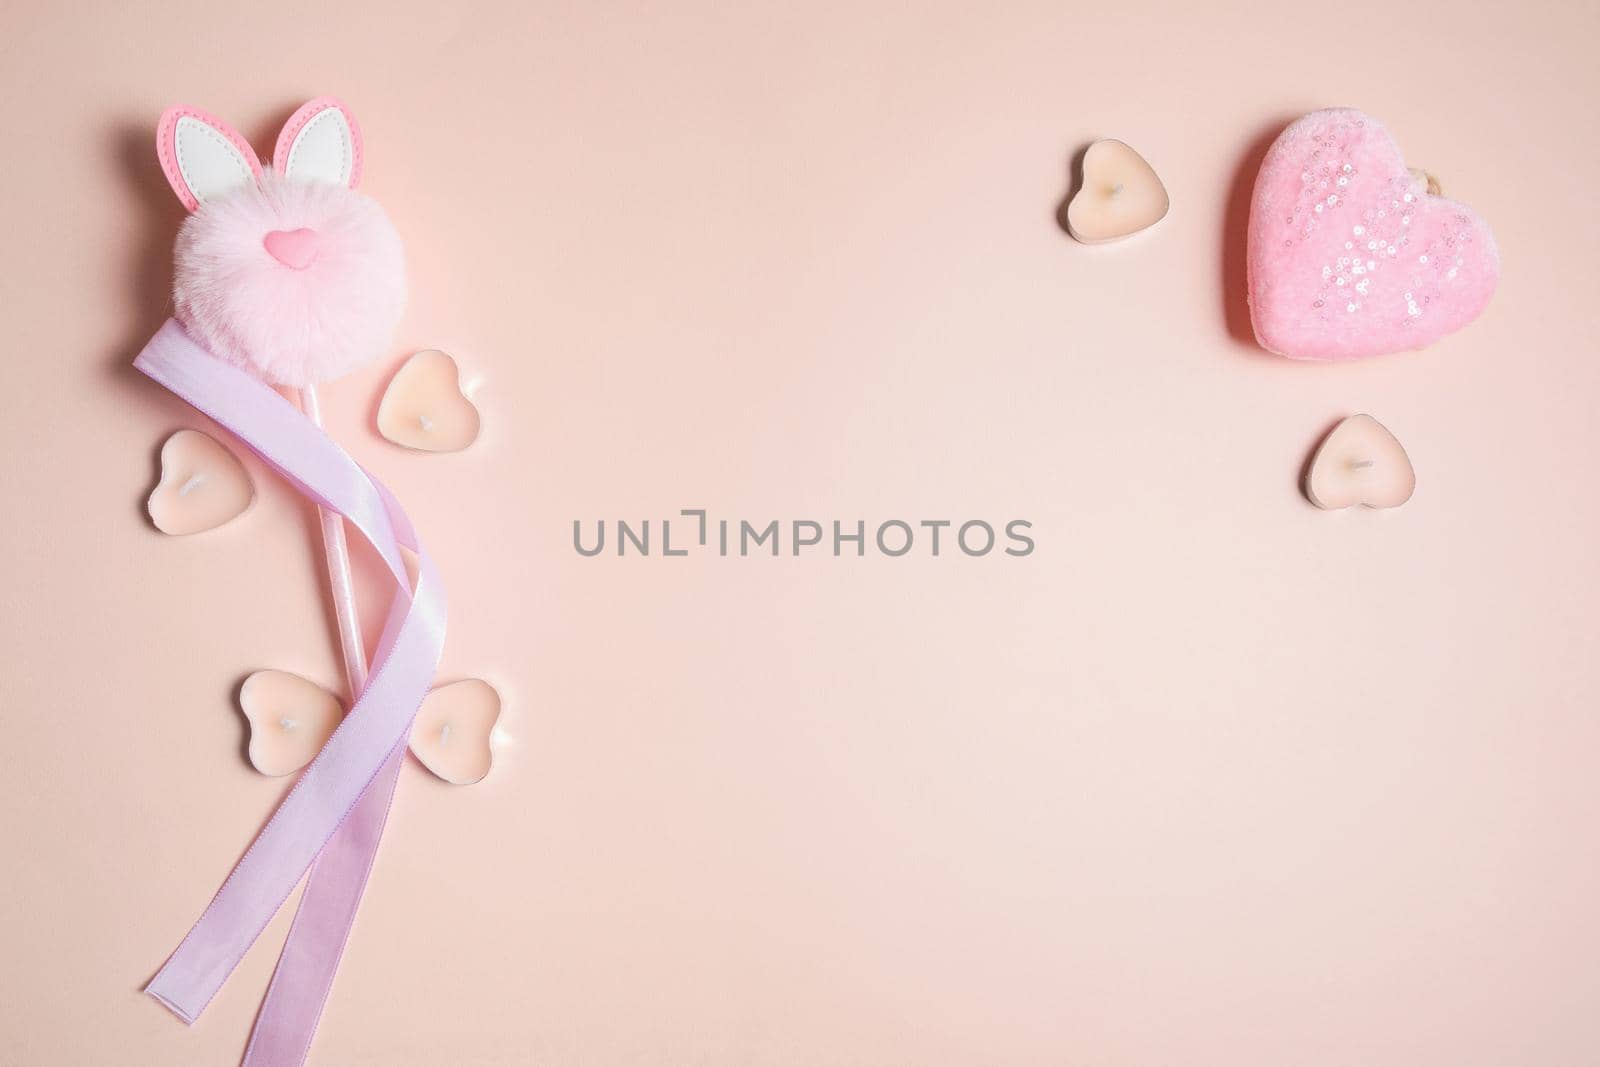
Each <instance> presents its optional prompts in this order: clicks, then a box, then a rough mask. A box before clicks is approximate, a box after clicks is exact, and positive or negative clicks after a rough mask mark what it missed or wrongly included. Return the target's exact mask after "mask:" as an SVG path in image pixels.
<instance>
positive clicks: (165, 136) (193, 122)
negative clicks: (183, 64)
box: [156, 107, 261, 211]
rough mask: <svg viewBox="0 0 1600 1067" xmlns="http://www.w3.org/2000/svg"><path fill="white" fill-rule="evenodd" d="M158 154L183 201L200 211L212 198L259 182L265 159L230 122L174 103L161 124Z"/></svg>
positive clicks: (157, 137)
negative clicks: (258, 154) (176, 105)
mask: <svg viewBox="0 0 1600 1067" xmlns="http://www.w3.org/2000/svg"><path fill="white" fill-rule="evenodd" d="M156 156H157V157H158V158H159V159H160V160H161V169H162V170H163V171H165V172H166V175H167V181H168V183H169V184H171V186H172V191H173V192H175V193H177V194H178V199H179V200H182V201H183V206H184V207H186V208H188V209H189V210H190V211H195V210H198V209H199V207H200V205H201V204H203V203H205V202H206V201H207V200H210V199H212V198H213V197H217V196H220V195H222V194H223V193H228V192H232V191H233V190H235V189H238V188H239V187H241V186H245V185H251V184H254V182H255V181H256V179H257V178H259V177H260V176H261V162H260V160H258V159H256V153H255V150H254V149H252V148H251V147H250V145H249V142H247V141H246V140H245V139H244V138H243V137H240V136H239V134H238V132H237V131H235V130H234V128H233V127H232V126H229V125H228V124H227V123H226V122H223V121H222V120H221V119H219V118H213V117H212V116H210V115H208V114H206V113H205V112H204V111H201V110H200V109H199V108H193V107H169V108H167V110H166V111H164V112H162V114H161V122H160V124H159V125H158V126H157V127H156Z"/></svg>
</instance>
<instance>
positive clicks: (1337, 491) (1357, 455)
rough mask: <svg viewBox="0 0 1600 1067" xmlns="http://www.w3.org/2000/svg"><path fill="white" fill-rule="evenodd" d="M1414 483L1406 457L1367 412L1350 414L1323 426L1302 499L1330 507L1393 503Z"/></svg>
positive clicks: (1404, 497) (1409, 491)
mask: <svg viewBox="0 0 1600 1067" xmlns="http://www.w3.org/2000/svg"><path fill="white" fill-rule="evenodd" d="M1416 487H1417V475H1416V471H1414V470H1413V469H1412V467H1411V458H1410V457H1409V456H1407V455H1406V450H1405V449H1404V448H1402V447H1401V446H1400V442H1399V441H1398V440H1397V439H1396V438H1395V436H1394V434H1392V433H1390V432H1389V430H1388V428H1387V427H1385V426H1384V425H1383V423H1381V422H1379V421H1378V420H1377V419H1375V418H1373V417H1372V416H1371V415H1351V416H1350V417H1349V418H1347V419H1344V420H1343V421H1341V422H1340V423H1339V424H1338V425H1337V426H1335V427H1334V428H1333V429H1332V430H1330V431H1328V435H1327V436H1326V437H1324V438H1323V439H1322V443H1321V444H1319V445H1318V446H1317V450H1316V452H1315V453H1314V454H1313V455H1312V457H1311V464H1310V466H1309V467H1307V469H1306V479H1305V492H1306V498H1307V499H1309V500H1310V501H1311V502H1312V503H1313V504H1315V505H1316V506H1317V507H1319V508H1323V509H1325V510H1330V511H1332V510H1337V509H1339V508H1348V507H1352V506H1354V505H1356V504H1361V505H1363V506H1365V507H1369V508H1393V507H1398V506H1399V505H1401V504H1404V503H1405V502H1406V501H1407V500H1410V499H1411V494H1412V492H1413V491H1414V490H1415V489H1416Z"/></svg>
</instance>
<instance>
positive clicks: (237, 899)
mask: <svg viewBox="0 0 1600 1067" xmlns="http://www.w3.org/2000/svg"><path fill="white" fill-rule="evenodd" d="M134 366H135V367H137V368H138V369H139V370H140V371H142V372H144V373H145V374H146V375H148V376H149V377H151V378H152V379H154V380H155V381H156V382H158V383H160V384H161V385H163V386H165V387H166V388H167V389H169V390H170V391H172V392H173V393H174V394H176V395H177V396H178V397H180V398H181V399H183V400H184V401H186V402H187V403H189V404H190V405H191V406H193V407H194V408H196V409H197V410H199V411H201V412H202V413H204V414H206V415H208V416H210V417H211V418H212V419H213V420H215V421H216V423H217V424H218V425H220V426H222V427H223V428H224V429H226V430H228V431H229V432H231V433H232V434H233V435H234V436H236V437H237V438H238V439H239V440H240V441H242V442H243V443H244V444H245V445H247V446H248V447H249V448H250V449H252V450H253V451H254V452H255V453H256V454H257V455H259V456H260V457H261V458H262V459H263V460H264V461H266V462H267V463H268V464H269V465H271V466H272V467H273V468H275V469H276V470H277V471H278V472H279V473H280V474H282V475H283V476H284V477H285V478H286V479H287V480H288V481H289V482H290V483H291V484H292V485H293V486H295V488H296V489H298V490H299V491H300V492H301V493H302V494H304V495H305V496H307V497H308V498H310V499H311V500H313V501H316V502H317V503H320V504H322V505H323V506H325V507H328V508H331V509H332V510H333V511H335V512H337V513H339V514H340V515H342V516H344V518H345V519H346V520H348V521H349V523H350V525H351V526H353V527H354V528H355V529H356V531H357V532H359V533H360V534H361V536H362V537H364V538H366V539H367V540H368V541H369V542H370V543H371V544H372V546H373V548H374V549H376V550H377V553H378V555H379V556H380V557H381V558H382V559H383V562H384V564H385V566H386V567H387V569H388V572H389V576H390V577H391V578H392V579H393V580H394V583H395V590H396V591H395V597H394V601H393V604H392V606H391V609H390V612H389V616H388V620H387V621H386V623H385V624H384V629H383V635H382V637H381V638H380V639H379V642H378V647H377V650H376V652H375V655H374V657H373V663H372V673H371V676H370V677H369V678H368V681H367V685H366V688H364V689H363V690H362V692H361V693H360V695H359V697H358V698H357V699H356V701H355V704H354V706H352V707H351V709H350V713H349V715H347V716H346V717H345V719H344V722H342V723H341V724H340V726H339V728H338V729H337V730H335V731H334V733H333V736H332V737H330V738H329V739H328V742H327V744H326V745H324V746H323V749H322V751H321V752H320V753H319V754H318V755H317V757H316V759H314V760H312V762H311V763H310V765H309V766H307V767H306V769H305V771H303V772H302V773H301V776H300V779H299V781H297V782H296V783H295V785H294V788H293V789H291V790H290V791H289V794H288V795H287V796H286V797H285V798H284V799H283V802H282V803H281V804H280V805H279V806H278V810H277V811H276V812H275V813H274V814H273V816H272V818H271V820H270V821H269V822H268V823H267V825H266V826H265V827H264V828H263V829H262V831H261V832H260V834H259V835H257V837H256V839H255V842H254V843H253V844H252V845H251V846H250V848H249V849H248V850H247V851H246V852H245V854H244V857H243V858H242V859H241V860H240V861H239V863H238V865H237V866H236V867H234V869H233V873H232V874H230V875H229V876H228V878H227V880H226V881H225V882H224V883H223V885H222V888H221V889H219V890H218V891H217V894H216V896H215V897H213V898H212V901H211V903H210V905H209V906H207V908H206V910H205V912H204V913H203V914H202V915H201V916H200V919H199V921H197V922H196V923H195V925H194V927H193V929H191V930H190V931H189V933H188V935H187V936H185V937H184V939H183V941H182V943H181V944H179V945H178V947H177V949H176V950H175V951H174V952H173V953H172V955H171V957H169V958H168V960H167V962H166V964H165V965H164V966H163V967H162V968H161V970H160V972H159V973H157V975H156V976H155V978H153V979H152V980H151V982H150V985H149V986H148V987H147V988H146V992H148V993H149V994H150V995H151V996H153V997H155V998H156V999H158V1000H160V1001H161V1003H163V1004H165V1005H166V1006H167V1007H168V1008H169V1009H171V1010H172V1011H173V1013H175V1014H176V1015H177V1016H178V1017H179V1018H181V1019H183V1020H184V1021H185V1022H188V1023H193V1022H194V1021H195V1019H197V1018H198V1017H199V1016H200V1013H201V1012H202V1011H204V1010H205V1007H206V1005H207V1004H209V1003H210V1001H211V998H212V997H213V996H215V995H216V993H217V990H218V989H220V988H221V987H222V983H223V982H224V981H225V980H226V979H227V977H228V975H229V974H230V973H231V972H232V971H233V969H234V967H235V966H237V965H238V963H239V960H240V959H242V958H243V956H244V954H245V952H246V951H247V950H248V949H249V948H250V946H251V945H252V944H253V943H254V942H255V939H256V938H257V937H258V936H259V935H260V933H261V931H262V929H263V928H264V927H265V926H266V924H267V922H268V921H269V920H270V919H271V918H272V916H273V915H274V914H275V913H276V912H277V910H278V909H279V907H281V906H282V904H283V902H284V900H285V899H286V898H287V897H288V895H289V893H290V892H291V891H292V890H293V889H294V887H295V885H296V884H297V883H298V882H299V881H300V879H301V877H302V876H303V875H304V874H305V873H306V871H307V870H308V869H309V870H311V878H310V879H309V880H308V882H307V885H306V890H305V893H304V894H303V896H302V898H301V903H300V909H299V911H298V912H297V914H296V916H295V921H294V925H293V927H292V928H291V929H290V933H289V939H288V941H287V943H286V944H285V947H284V951H283V955H282V956H281V958H280V959H279V963H278V970H277V973H276V974H275V975H274V976H273V981H272V986H271V988H270V989H269V990H268V995H267V1000H266V1003H265V1004H264V1005H263V1007H262V1013H261V1017H260V1019H259V1020H258V1022H257V1027H256V1033H255V1035H254V1037H253V1038H252V1040H251V1044H250V1049H249V1051H248V1052H247V1053H246V1062H247V1063H254V1064H298V1063H301V1062H302V1061H303V1060H304V1058H305V1053H306V1050H307V1049H308V1048H309V1046H310V1042H311V1035H312V1033H313V1032H314V1031H315V1028H316V1022H317V1018H318V1016H319V1015H320V1014H321V1010H322V1004H323V1002H324V1000H325V998H326V996H327V992H328V989H329V987H330V986H331V985H332V981H333V972H334V970H335V969H336V968H337V966H338V962H339V955H340V954H341V953H342V951H343V948H344V943H345V939H346V936H347V935H348V933H349V928H350V923H351V922H352V921H353V920H354V917H355V911H356V907H357V906H358V904H359V903H360V899H361V893H362V890H363V888H364V886H365V884H366V879H367V873H368V871H369V870H370V869H371V865H372V858H373V855H374V854H375V852H376V849H377V845H378V839H379V838H380V837H381V835H382V833H383V826H384V822H385V820H386V818H387V814H388V808H389V801H390V798H391V797H392V795H393V791H394V784H395V778H396V776H397V775H398V773H399V768H400V764H401V762H402V760H403V758H404V755H405V746H406V741H407V738H408V736H409V734H410V730H411V720H412V718H413V717H414V716H415V715H416V713H417V708H418V707H419V706H420V705H421V703H422V698H423V697H424V696H426V695H427V692H428V688H429V686H430V685H431V684H432V681H433V675H434V671H435V669H436V668H437V666H438V662H439V655H440V652H441V651H442V649H443V647H444V631H445V599H444V589H443V586H442V585H441V584H440V581H439V575H438V572H437V570H436V569H435V568H434V565H433V561H432V560H431V559H429V557H428V554H427V552H425V551H424V550H423V548H422V544H421V542H420V541H419V540H418V539H417V536H416V533H415V531H414V530H413V529H412V527H411V523H410V521H409V520H408V519H407V518H406V515H405V512H404V511H402V510H401V508H400V506H399V505H398V504H397V503H396V502H395V500H394V497H393V496H391V495H390V494H389V492H388V490H386V489H385V488H384V487H383V486H382V485H380V484H379V483H378V482H377V480H376V479H374V478H372V477H371V476H370V475H368V474H367V472H366V471H364V470H362V469H361V467H360V466H359V465H357V464H356V462H355V461H354V460H352V459H351V458H350V457H349V456H348V455H347V454H346V453H345V452H344V450H343V449H341V448H340V447H339V446H338V445H336V444H334V443H333V441H332V440H330V439H329V438H328V436H327V435H326V434H324V433H323V432H322V431H321V430H319V429H318V428H316V427H315V426H313V425H312V424H311V423H310V422H309V421H308V420H307V419H306V418H304V416H302V415H301V413H300V412H299V411H298V410H296V409H295V407H294V406H293V405H291V404H290V403H289V402H288V401H287V400H285V399H284V398H283V397H282V396H280V395H278V393H276V392H274V391H273V390H272V389H271V388H269V387H268V386H266V385H265V384H263V383H262V382H260V381H258V380H256V379H255V378H253V377H251V376H250V375H248V374H246V373H245V372H243V371H241V370H238V369H237V368H235V367H232V366H230V365H228V364H226V363H224V362H222V361H221V360H219V359H216V358H214V357H212V356H211V355H210V354H209V353H207V352H206V351H205V350H204V349H202V348H201V347H200V346H199V345H197V344H195V342H194V341H193V340H192V339H191V338H190V337H189V335H188V334H187V333H186V332H185V331H184V329H183V327H182V326H180V325H179V324H178V323H177V322H174V321H169V322H167V323H166V324H165V325H164V326H162V328H161V329H160V330H159V331H157V333H156V335H155V336H154V337H153V338H151V340H150V342H149V344H147V345H146V346H145V348H144V350H143V351H142V352H140V354H139V356H138V358H137V359H136V360H135V361H134ZM402 548H404V549H408V550H410V551H411V552H413V553H415V555H416V561H417V579H416V582H415V584H414V585H413V583H412V582H411V580H410V578H409V576H408V574H407V571H406V564H405V557H404V555H403V554H402V552H401V549H402Z"/></svg>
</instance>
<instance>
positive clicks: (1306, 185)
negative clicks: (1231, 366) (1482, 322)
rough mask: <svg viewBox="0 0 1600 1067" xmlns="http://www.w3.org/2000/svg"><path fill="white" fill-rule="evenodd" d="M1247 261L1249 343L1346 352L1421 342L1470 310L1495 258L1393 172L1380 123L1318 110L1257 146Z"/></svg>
mask: <svg viewBox="0 0 1600 1067" xmlns="http://www.w3.org/2000/svg"><path fill="white" fill-rule="evenodd" d="M1247 271H1248V287H1249V298H1250V321H1251V323H1252V324H1253V325H1254V327H1255V332H1256V340H1257V341H1259V342H1260V343H1261V346H1262V347H1263V348H1265V349H1267V350H1268V351H1271V352H1276V353H1278V354H1279V355H1284V356H1290V357H1292V358H1294V359H1352V358H1355V357H1357V356H1375V355H1381V354H1383V353H1385V352H1401V351H1406V350H1409V349H1416V348H1422V347H1424V346H1426V345H1429V344H1431V343H1433V342H1434V341H1437V340H1438V339H1439V338H1441V337H1443V336H1444V335H1445V334H1447V333H1451V332H1452V331H1455V330H1458V329H1460V328H1461V327H1463V326H1465V325H1466V324H1467V323H1469V322H1471V321H1472V320H1473V319H1475V318H1477V316H1478V313H1479V312H1481V311H1482V310H1483V309H1484V307H1485V305H1487V304H1488V303H1489V297H1490V296H1492V295H1493V294H1494V287H1495V284H1496V283H1497V282H1498V281H1499V280H1500V257H1499V254H1498V253H1497V252H1496V251H1495V245H1494V235H1493V234H1492V233H1490V232H1489V227H1488V226H1487V225H1486V224H1485V223H1484V221H1483V220H1482V219H1480V218H1479V217H1478V216H1477V215H1476V214H1474V213H1473V211H1472V210H1471V209H1470V208H1468V207H1466V206H1465V205H1462V204H1458V203H1456V202H1455V201H1454V200H1446V199H1445V198H1444V197H1442V196H1432V195H1429V193H1428V191H1427V183H1426V182H1425V181H1423V180H1422V179H1420V178H1418V177H1416V176H1415V175H1413V174H1412V173H1411V172H1409V171H1407V170H1406V164H1405V159H1404V157H1403V156H1401V154H1400V146H1399V145H1397V144H1396V143H1395V141H1394V138H1393V137H1391V136H1390V135H1389V131H1388V130H1386V129H1384V127H1383V124H1382V123H1380V122H1378V121H1377V120H1376V119H1374V118H1372V117H1371V116H1369V115H1364V114H1362V113H1361V112H1359V111H1356V110H1353V109H1351V108H1331V109H1329V110H1327V111H1314V112H1312V113H1311V114H1309V115H1307V116H1305V117H1304V118H1302V119H1300V120H1298V121H1296V122H1295V123H1294V124H1293V125H1291V126H1290V127H1289V128H1288V129H1286V130H1284V131H1283V133H1282V134H1280V135H1279V136H1278V139H1277V140H1276V141H1274V142H1273V145H1272V148H1271V149H1269V150H1268V152H1267V157H1266V159H1265V160H1264V161H1263V162H1262V164H1261V173H1260V174H1259V175H1257V177H1256V187H1255V195H1254V197H1253V199H1252V200H1251V203H1250V242H1249V253H1248V258H1247Z"/></svg>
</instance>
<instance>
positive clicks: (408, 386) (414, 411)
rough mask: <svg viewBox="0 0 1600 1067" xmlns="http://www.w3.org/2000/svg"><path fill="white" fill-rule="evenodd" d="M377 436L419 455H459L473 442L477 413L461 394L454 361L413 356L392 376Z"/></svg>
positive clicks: (434, 353) (431, 354)
mask: <svg viewBox="0 0 1600 1067" xmlns="http://www.w3.org/2000/svg"><path fill="white" fill-rule="evenodd" d="M378 432H379V433H381V434H383V436H385V437H387V438H388V439H389V440H391V441H393V442H394V443H395V444H397V445H403V446H404V447H406V448H414V449H417V450H418V451H421V452H459V451H460V450H461V449H463V448H466V447H467V446H468V445H470V444H472V442H473V441H475V440H476V439H477V437H478V409H477V408H476V407H474V406H473V404H472V401H470V400H468V399H467V398H466V396H464V395H463V394H462V392H461V374H460V372H459V371H458V370H457V368H456V361H455V360H453V359H451V358H450V357H449V356H448V355H446V354H445V353H443V352H440V351H438V350H436V349H429V350H427V351H425V352H418V353H417V354H416V355H414V356H412V357H411V358H410V359H408V360H406V362H405V364H404V365H403V366H402V367H401V368H400V369H399V370H398V371H396V372H395V376H394V378H393V379H392V380H391V381H390V382H389V388H388V389H386V390H384V394H383V400H382V401H381V402H380V403H379V405H378Z"/></svg>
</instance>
